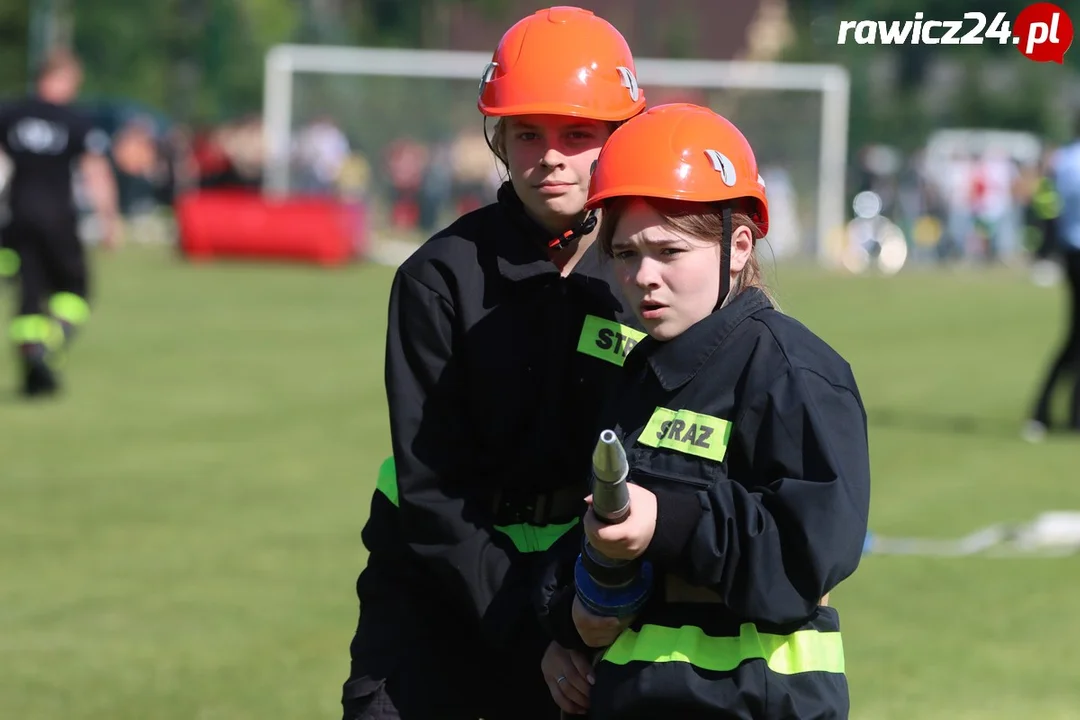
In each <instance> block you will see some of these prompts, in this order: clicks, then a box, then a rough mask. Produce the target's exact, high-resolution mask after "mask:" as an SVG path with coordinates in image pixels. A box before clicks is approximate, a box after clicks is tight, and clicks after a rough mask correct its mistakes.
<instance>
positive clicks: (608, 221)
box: [597, 197, 779, 308]
mask: <svg viewBox="0 0 1080 720" xmlns="http://www.w3.org/2000/svg"><path fill="white" fill-rule="evenodd" d="M634 199H636V198H631V197H620V198H615V199H614V200H611V201H609V202H607V203H605V204H604V208H603V215H602V217H601V221H600V231H599V233H598V234H597V242H598V243H599V244H600V250H601V251H602V252H603V253H604V254H605V255H607V256H608V257H614V253H613V252H612V249H611V243H612V241H613V239H614V236H615V226H616V225H618V224H619V218H620V217H622V214H623V213H624V212H626V208H627V207H628V206H629V204H630V201H631V200H634ZM641 199H643V200H644V201H645V202H647V203H648V204H649V205H650V206H651V207H652V208H653V209H654V210H655V211H656V212H657V213H659V214H660V216H661V217H662V218H663V219H664V223H665V224H666V225H667V226H668V227H670V228H671V229H672V230H674V231H676V232H679V233H682V234H683V235H688V236H690V237H693V238H697V239H700V240H706V241H713V242H719V241H720V237H721V236H722V235H723V232H724V214H723V213H724V209H725V208H730V209H731V211H732V213H731V231H732V233H734V232H735V230H737V229H738V228H740V227H745V228H748V229H749V230H750V236H751V237H752V238H753V240H754V248H753V249H752V250H751V251H750V257H748V258H747V259H746V265H744V266H743V269H742V270H741V271H740V272H739V274H738V276H736V278H735V281H734V282H733V283H732V285H731V291H730V292H729V293H728V296H727V298H726V299H725V300H724V304H727V303H728V302H730V301H731V300H733V299H735V298H736V297H737V296H738V295H739V293H741V292H743V291H744V290H747V289H749V288H757V289H758V290H761V291H762V292H763V293H765V296H766V297H768V298H769V301H770V302H771V303H772V305H773V307H777V308H778V307H779V306H778V305H777V303H776V299H775V298H774V297H773V295H772V292H770V290H769V288H768V286H767V285H766V284H765V278H764V277H763V276H762V272H761V263H760V261H759V260H758V254H757V243H758V240H761V239H762V238H763V237H765V235H764V233H762V232H761V228H759V227H758V225H757V223H756V222H754V220H753V219H752V218H751V217H750V213H751V211H750V208H749V207H747V206H745V205H744V204H743V203H739V202H737V201H735V202H727V203H697V202H684V201H679V200H666V199H660V198H641ZM730 251H731V250H730V248H728V252H730Z"/></svg>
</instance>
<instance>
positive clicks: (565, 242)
mask: <svg viewBox="0 0 1080 720" xmlns="http://www.w3.org/2000/svg"><path fill="white" fill-rule="evenodd" d="M596 221H597V218H596V211H595V210H590V211H589V212H588V214H587V215H585V217H584V218H582V220H581V222H579V223H578V224H577V225H575V226H574V227H572V228H570V229H569V230H567V231H566V232H564V233H563V234H562V235H559V236H558V237H556V238H553V239H552V240H550V241H549V242H548V249H549V250H562V249H563V248H565V247H569V245H570V243H572V242H574V241H575V240H577V239H578V238H582V237H585V236H586V235H588V234H589V233H591V232H592V231H593V230H595V229H596Z"/></svg>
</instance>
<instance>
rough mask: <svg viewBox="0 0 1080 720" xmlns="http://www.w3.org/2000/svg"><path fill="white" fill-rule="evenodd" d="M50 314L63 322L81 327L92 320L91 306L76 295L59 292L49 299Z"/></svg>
mask: <svg viewBox="0 0 1080 720" xmlns="http://www.w3.org/2000/svg"><path fill="white" fill-rule="evenodd" d="M49 312H50V313H52V315H53V317H54V318H56V319H57V320H60V321H61V322H65V323H67V324H69V325H75V326H79V325H82V324H83V323H85V322H86V321H87V320H88V319H89V318H90V305H89V303H87V302H86V300H85V299H84V298H81V297H79V296H78V295H76V294H75V293H69V292H59V293H56V294H55V295H53V296H52V297H51V298H49Z"/></svg>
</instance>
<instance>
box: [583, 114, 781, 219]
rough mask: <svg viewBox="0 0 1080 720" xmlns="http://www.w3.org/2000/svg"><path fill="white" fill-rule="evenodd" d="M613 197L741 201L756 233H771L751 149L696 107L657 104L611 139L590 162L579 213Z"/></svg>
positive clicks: (726, 125) (728, 124) (736, 132)
mask: <svg viewBox="0 0 1080 720" xmlns="http://www.w3.org/2000/svg"><path fill="white" fill-rule="evenodd" d="M617 197H654V198H668V199H671V200H685V201H689V202H723V201H727V200H740V199H742V200H746V201H748V202H749V204H750V215H751V218H752V219H753V220H754V222H755V223H756V224H757V226H758V227H759V228H760V229H761V232H762V234H766V233H768V232H769V201H768V199H767V198H766V196H765V183H764V181H762V179H761V175H760V174H758V166H757V160H756V159H755V158H754V151H753V149H752V148H751V147H750V143H749V142H747V140H746V137H744V136H743V134H742V133H741V132H740V131H739V129H738V128H737V127H735V126H734V125H732V124H731V122H729V121H728V120H726V119H725V118H723V117H721V116H720V115H717V114H716V113H715V112H713V111H712V110H710V109H708V108H705V107H701V106H700V105H691V104H689V103H672V104H668V105H657V106H656V107H654V108H650V109H649V110H647V111H646V112H644V113H642V114H641V115H639V116H638V117H636V118H634V119H632V120H630V121H628V122H626V123H625V124H623V125H622V126H620V127H619V128H618V129H617V130H616V131H615V132H613V133H612V134H611V137H609V138H608V140H607V142H606V143H605V144H604V148H603V149H602V150H601V151H600V157H598V158H597V160H596V168H595V170H594V171H593V175H592V180H591V182H590V184H589V199H588V200H587V201H586V203H585V207H586V208H589V209H595V208H598V207H601V206H602V205H603V204H604V201H605V200H609V199H611V198H617Z"/></svg>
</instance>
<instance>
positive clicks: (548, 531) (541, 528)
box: [375, 456, 579, 553]
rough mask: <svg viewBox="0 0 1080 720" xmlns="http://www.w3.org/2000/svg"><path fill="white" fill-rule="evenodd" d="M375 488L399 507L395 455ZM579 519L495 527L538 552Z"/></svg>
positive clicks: (385, 464) (523, 547) (386, 462)
mask: <svg viewBox="0 0 1080 720" xmlns="http://www.w3.org/2000/svg"><path fill="white" fill-rule="evenodd" d="M375 490H376V491H377V492H381V493H382V494H383V495H385V496H386V497H387V499H388V500H389V501H390V502H391V503H393V504H394V506H395V507H398V506H399V504H400V498H399V496H398V484H397V468H396V466H395V465H394V458H393V456H391V457H388V458H386V460H384V461H383V463H382V465H381V466H380V467H379V476H378V479H377V480H376V482H375ZM578 522H579V521H578V520H577V519H576V518H575V519H574V520H572V521H571V522H568V523H561V524H558V525H528V524H526V523H520V524H518V525H496V526H495V529H496V530H497V531H499V532H501V533H503V534H504V535H506V536H507V537H509V538H510V540H511V541H513V543H514V547H516V548H517V550H518V552H522V553H536V552H544V551H545V550H547V549H548V548H550V547H551V546H552V545H554V544H555V541H556V540H558V539H559V538H561V537H562V536H563V535H565V534H566V532H567V531H568V530H569V529H570V528H572V527H574V526H575V525H577V524H578Z"/></svg>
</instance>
